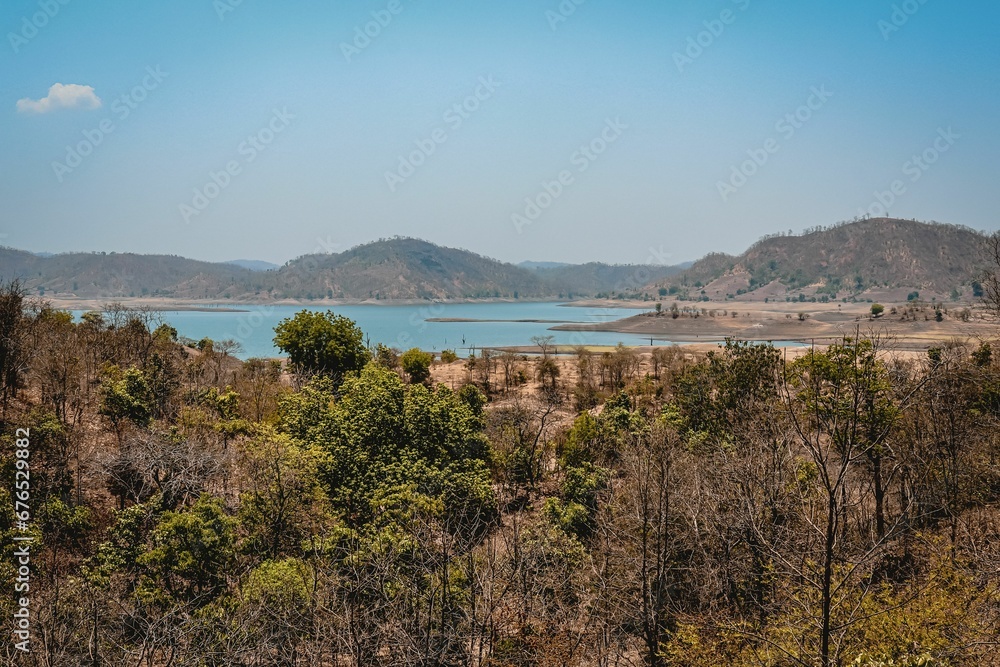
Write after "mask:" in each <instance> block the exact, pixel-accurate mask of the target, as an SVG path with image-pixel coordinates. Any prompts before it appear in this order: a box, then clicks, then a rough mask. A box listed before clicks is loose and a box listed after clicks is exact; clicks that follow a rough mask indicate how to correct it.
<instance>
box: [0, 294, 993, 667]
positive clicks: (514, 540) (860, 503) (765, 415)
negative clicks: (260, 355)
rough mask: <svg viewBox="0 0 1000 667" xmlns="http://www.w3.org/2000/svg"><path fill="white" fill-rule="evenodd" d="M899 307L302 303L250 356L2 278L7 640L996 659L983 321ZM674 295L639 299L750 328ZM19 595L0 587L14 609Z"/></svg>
mask: <svg viewBox="0 0 1000 667" xmlns="http://www.w3.org/2000/svg"><path fill="white" fill-rule="evenodd" d="M865 307H866V308H868V310H869V314H870V306H865ZM911 307H913V308H916V310H914V311H913V313H912V315H913V317H914V319H913V321H912V323H911V321H910V320H909V319H907V320H902V319H900V318H902V317H904V316H905V317H907V318H909V317H910V315H911V313H910V312H909V311H903V312H901V311H900V310H899V309H898V308H897V310H896V313H891V311H890V309H889V308H887V309H886V312H885V313H883V314H881V316H880V317H878V318H876V319H870V318H869V317H865V316H863V313H860V314H859V313H854V314H848V315H846V316H842V320H843V321H842V322H839V323H836V324H831V323H829V322H826V321H825V320H824V319H823V318H822V317H821V316H819V315H816V316H813V317H809V318H805V319H803V320H801V321H800V320H799V319H798V318H797V317H796V319H795V321H794V323H792V324H790V325H789V326H792V327H799V325H800V323H801V325H802V326H820V325H821V326H825V327H827V328H825V329H823V336H822V338H823V339H824V341H823V344H818V345H815V346H807V347H797V348H781V349H778V348H774V347H772V346H770V345H767V344H766V343H754V342H747V341H737V340H731V341H729V342H727V343H726V344H723V345H718V344H705V343H702V344H699V345H688V346H654V347H652V348H637V349H630V348H626V347H622V346H620V347H618V348H613V349H603V348H586V347H579V348H574V349H556V348H554V346H552V345H551V342H550V341H549V340H548V339H539V340H536V341H534V345H532V346H530V347H526V348H523V349H518V350H484V351H483V350H480V351H477V353H476V355H475V356H474V357H472V358H468V359H454V360H449V361H444V360H441V359H433V361H431V359H432V358H431V357H430V356H429V355H426V354H423V353H420V352H419V351H410V352H408V353H406V354H401V351H398V350H389V349H386V348H383V347H379V348H377V349H375V350H371V351H369V350H366V349H363V348H361V347H359V341H361V340H362V339H361V336H360V335H359V334H360V332H359V331H357V330H356V327H353V325H352V323H349V322H345V321H342V320H335V319H334V318H332V317H331V318H328V319H327V320H325V324H324V322H320V321H319V320H316V319H315V318H313V319H310V318H309V317H306V316H304V317H303V320H302V321H303V322H305V323H309V324H310V325H316V324H317V323H319V324H322V325H323V326H327V325H329V328H328V329H323V332H324V335H327V334H329V336H331V337H332V338H325V339H322V340H320V339H318V338H316V337H315V332H316V331H317V330H318V329H317V328H316V327H312V328H310V327H305V326H304V327H300V328H296V327H294V326H293V324H294V323H290V324H288V325H283V327H284V328H281V327H279V330H280V331H281V333H279V335H282V336H284V337H283V338H282V343H281V345H282V346H283V349H285V348H287V350H286V351H287V352H288V355H289V356H288V359H286V360H283V361H276V360H263V359H252V360H247V361H240V360H239V359H236V358H235V357H234V356H233V353H234V349H233V348H232V346H231V345H230V344H228V343H226V342H224V341H208V340H204V341H200V342H199V343H198V344H197V345H196V346H185V345H182V344H180V343H178V342H177V332H175V331H173V330H171V329H170V327H168V326H164V325H162V324H161V323H159V322H158V321H157V319H156V317H155V314H153V313H150V312H147V311H143V310H137V309H132V308H125V307H121V306H109V307H107V308H105V309H103V310H102V311H101V312H94V313H90V314H88V315H87V316H86V317H85V318H84V320H83V321H82V322H74V321H73V320H72V318H70V317H69V316H68V315H67V314H66V313H62V312H60V311H57V310H53V309H52V308H51V307H49V306H48V305H47V304H45V303H43V302H37V301H31V300H30V299H27V298H26V297H25V296H24V294H23V293H22V292H21V290H20V289H19V287H18V286H17V285H16V284H14V285H8V286H6V287H5V288H4V289H3V291H2V293H0V422H2V428H3V432H4V434H5V436H6V440H8V441H9V442H12V441H13V439H14V437H15V432H16V430H17V429H25V430H26V431H28V432H29V433H30V452H31V454H30V458H29V459H28V461H29V463H30V489H29V490H30V493H29V494H26V495H25V496H24V498H25V500H24V501H23V502H25V503H26V504H27V505H28V506H29V507H30V512H29V514H30V517H29V518H28V520H27V521H26V524H27V525H26V526H21V525H20V524H19V521H21V518H20V517H19V515H18V512H19V511H21V510H20V507H21V506H18V505H16V504H15V502H16V500H19V499H21V497H22V496H18V495H16V494H17V493H19V490H20V487H17V486H16V485H15V478H16V472H17V470H19V469H22V468H24V467H25V466H20V464H18V463H17V459H16V457H15V455H14V448H13V447H12V446H11V447H5V448H4V450H3V451H2V453H0V471H2V474H0V476H2V479H3V484H2V487H0V536H2V540H0V544H2V546H3V553H2V554H0V586H2V587H3V588H4V589H5V590H14V584H15V581H16V579H17V576H18V575H17V569H16V566H15V561H14V556H13V551H14V548H15V546H14V545H15V542H14V537H15V536H26V535H27V536H30V537H32V539H33V541H32V546H31V549H32V556H31V579H30V585H31V590H30V598H31V602H30V610H31V652H30V653H23V652H20V651H18V650H17V649H16V648H15V647H14V644H13V642H8V641H7V640H6V638H5V642H4V643H3V644H2V648H0V652H2V653H3V655H4V658H5V660H7V661H8V662H9V663H10V664H18V665H32V666H35V665H38V666H41V665H45V666H61V665H67V666H68V665H74V666H75V665H137V666H138V665H141V666H145V667H160V666H163V667H166V666H168V665H170V666H174V665H191V666H195V665H197V666H202V665H238V666H246V667H264V666H277V665H287V666H289V667H297V666H310V667H328V666H334V665H345V666H348V665H350V666H359V667H360V666H361V665H421V666H429V665H481V666H491V667H494V666H495V667H500V666H508V665H509V666H521V665H523V666H555V665H580V666H584V665H588V666H589V665H595V666H611V665H650V666H657V667H659V666H667V665H670V666H673V665H683V666H690V667H700V666H706V667H707V666H710V665H711V666H715V665H746V666H750V665H768V666H774V667H779V666H780V667H784V666H792V665H803V666H807V665H808V666H812V665H816V666H821V667H829V666H832V665H856V666H858V667H876V666H882V665H894V666H896V665H913V666H916V665H925V666H931V665H941V666H945V665H948V666H954V667H959V666H964V665H970V666H971V665H996V664H1000V658H998V655H1000V643H998V633H1000V430H998V428H997V426H998V424H1000V356H998V355H1000V347H998V343H997V342H995V340H994V338H995V337H996V334H997V333H1000V331H998V327H997V324H996V323H995V322H993V321H990V320H988V319H986V316H985V315H981V314H976V315H970V318H969V321H968V322H966V321H964V320H962V319H961V317H959V316H955V315H953V312H954V311H952V310H949V312H948V313H947V315H943V316H942V322H937V321H936V317H935V316H936V313H937V310H938V309H937V308H933V307H930V306H924V307H923V308H924V310H920V309H919V307H917V306H913V305H912V304H911ZM738 310H739V311H742V310H743V307H742V306H740V307H739V308H738ZM843 310H844V309H838V312H842V311H843ZM764 312H765V311H763V310H760V311H756V314H754V315H752V316H751V317H746V318H743V319H745V320H754V319H755V318H762V317H763V314H764ZM768 312H769V313H770V315H769V317H772V318H777V319H779V320H785V319H786V318H784V313H783V312H782V310H780V309H777V310H776V309H769V310H768ZM789 312H790V311H789ZM779 313H781V314H780V316H779ZM976 313H979V311H976ZM924 314H928V315H930V317H931V318H933V319H923V315H924ZM694 315H695V313H694V312H693V311H691V312H688V313H685V314H680V313H679V314H678V317H677V318H676V319H675V318H673V317H672V315H671V314H670V313H669V307H668V310H667V313H666V314H661V315H660V316H659V317H657V316H650V317H647V318H645V319H644V320H641V321H640V322H641V325H642V326H645V325H646V320H648V321H649V322H650V323H651V324H650V325H649V326H661V325H663V326H665V327H672V326H680V325H678V324H677V323H678V322H681V321H682V320H683V321H684V323H685V324H686V321H687V320H691V321H696V320H697V321H699V322H700V321H706V320H713V319H715V320H717V321H723V320H724V321H725V322H726V323H730V322H734V321H738V322H739V326H740V327H743V328H745V327H746V326H747V324H746V323H745V322H744V321H743V320H741V318H740V315H739V314H738V315H737V317H735V318H734V317H732V315H730V314H728V313H727V314H726V315H724V316H721V317H720V316H719V314H718V313H717V314H716V317H715V318H713V317H712V316H711V315H708V314H702V313H700V312H699V313H698V314H697V315H698V316H697V318H695V317H694ZM944 317H947V318H948V319H947V320H944ZM892 318H896V319H895V320H894V319H892ZM661 320H669V322H667V323H666V324H665V325H664V324H663V322H661ZM810 321H811V322H812V323H817V322H818V323H820V324H819V325H816V324H810ZM887 322H891V324H890V325H888V326H885V323H887ZM945 322H947V323H950V325H949V326H951V327H952V331H951V333H950V334H949V335H947V336H943V335H942V336H938V335H929V334H928V335H926V338H925V339H922V340H921V342H920V343H919V345H918V344H916V343H913V342H912V341H911V342H910V343H907V344H899V340H898V339H899V338H901V337H900V336H898V334H899V329H901V328H903V327H908V326H911V324H912V326H913V327H914V329H915V330H918V333H920V335H921V336H924V334H925V332H931V333H933V332H934V331H940V329H937V330H935V329H934V328H933V327H934V325H941V324H942V323H945ZM965 324H970V325H974V326H975V327H976V328H975V330H974V331H972V330H969V331H966V330H964V329H961V328H960V325H963V326H964V325H965ZM841 325H843V328H836V327H837V326H841ZM637 326H639V325H637ZM733 326H736V325H733ZM727 331H728V329H727ZM723 333H724V332H723ZM962 333H965V334H967V335H964V336H959V334H962ZM817 337H818V336H817ZM781 338H782V339H790V338H793V337H792V336H781ZM331 340H335V341H336V342H337V344H336V345H330V344H329V342H330V341H331ZM428 364H430V365H429V367H428ZM14 605H15V601H14V600H13V598H12V597H11V596H6V595H5V596H0V613H2V614H3V616H4V617H5V618H7V619H10V618H11V617H12V616H11V614H12V613H13V611H14Z"/></svg>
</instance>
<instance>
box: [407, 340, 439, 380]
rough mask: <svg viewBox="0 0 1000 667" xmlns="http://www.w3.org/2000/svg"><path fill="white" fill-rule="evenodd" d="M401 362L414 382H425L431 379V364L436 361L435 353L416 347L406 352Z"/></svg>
mask: <svg viewBox="0 0 1000 667" xmlns="http://www.w3.org/2000/svg"><path fill="white" fill-rule="evenodd" d="M400 362H401V363H402V365H403V370H404V371H405V372H406V374H407V375H409V376H410V382H412V383H413V384H424V383H426V382H427V381H428V380H430V378H431V364H432V363H433V362H434V355H433V354H431V353H430V352H424V351H423V350H421V349H419V348H416V347H415V348H413V349H412V350H407V351H406V352H404V353H403V356H402V357H400Z"/></svg>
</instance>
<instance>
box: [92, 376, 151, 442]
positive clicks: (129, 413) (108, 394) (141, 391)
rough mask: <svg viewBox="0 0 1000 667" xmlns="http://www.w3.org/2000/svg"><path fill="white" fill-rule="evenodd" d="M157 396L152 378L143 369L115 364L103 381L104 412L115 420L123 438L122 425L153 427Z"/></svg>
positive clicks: (101, 409) (110, 418)
mask: <svg viewBox="0 0 1000 667" xmlns="http://www.w3.org/2000/svg"><path fill="white" fill-rule="evenodd" d="M154 402H155V397H154V396H153V390H152V389H151V388H150V386H149V379H148V378H147V377H146V374H145V373H143V372H142V370H141V369H139V368H135V367H133V368H127V369H125V370H124V371H123V370H121V369H120V368H118V367H112V368H111V369H109V370H108V372H107V373H105V376H104V379H103V380H102V382H101V407H100V413H101V414H102V415H104V416H105V417H107V418H108V419H109V420H110V421H111V425H112V426H113V427H114V429H115V431H116V433H118V435H119V437H121V427H122V426H123V425H124V424H126V423H128V422H131V423H133V424H135V425H136V426H140V427H145V426H149V423H150V421H152V419H153V406H154Z"/></svg>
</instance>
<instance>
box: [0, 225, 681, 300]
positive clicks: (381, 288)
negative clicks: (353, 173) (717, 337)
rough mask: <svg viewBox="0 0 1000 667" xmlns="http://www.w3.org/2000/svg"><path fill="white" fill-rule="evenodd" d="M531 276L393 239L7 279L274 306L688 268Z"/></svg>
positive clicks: (646, 276)
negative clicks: (277, 258)
mask: <svg viewBox="0 0 1000 667" xmlns="http://www.w3.org/2000/svg"><path fill="white" fill-rule="evenodd" d="M537 264H538V268H524V267H520V266H515V265H513V264H507V263H504V262H500V261H497V260H495V259H490V258H488V257H483V256H481V255H478V254H476V253H473V252H470V251H468V250H459V249H455V248H445V247H442V246H438V245H435V244H433V243H429V242H427V241H421V240H419V239H411V238H393V239H383V240H380V241H375V242H372V243H367V244H364V245H360V246H357V247H355V248H351V249H350V250H347V251H344V252H341V253H336V254H323V255H306V256H303V257H299V258H297V259H295V260H292V261H290V262H288V263H286V264H285V265H284V266H281V267H275V268H270V267H269V266H268V265H266V263H261V262H257V261H253V260H249V261H248V260H237V261H235V262H225V263H212V262H200V261H197V260H191V259H186V258H183V257H177V256H172V255H137V254H131V253H65V254H58V255H52V256H50V257H39V256H37V255H35V254H32V253H29V252H25V251H21V250H15V249H12V248H0V278H2V279H4V280H10V279H13V278H18V279H20V280H22V282H24V284H25V286H26V287H27V288H28V289H29V290H31V291H37V292H38V293H39V294H42V295H47V296H53V297H63V298H91V299H94V298H99V299H113V298H126V297H150V298H152V297H161V298H176V299H192V300H242V301H269V300H278V299H305V300H318V299H329V300H337V299H342V300H351V301H354V300H358V301H365V300H374V301H382V300H415V299H425V300H426V299H433V300H448V299H497V298H502V299H519V298H525V299H542V298H555V299H571V298H577V297H587V296H597V295H600V294H611V293H616V294H618V293H622V292H635V291H637V290H638V289H640V288H641V287H642V286H643V285H644V284H645V283H647V282H649V281H650V280H653V279H659V278H663V277H666V276H668V275H671V274H672V273H675V272H676V271H677V270H679V269H675V268H672V267H662V266H650V267H645V266H615V265H607V264H599V263H593V264H584V265H561V264H556V263H552V264H551V265H550V264H548V263H544V262H539V263H537Z"/></svg>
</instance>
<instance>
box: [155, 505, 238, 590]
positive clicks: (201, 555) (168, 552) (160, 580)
mask: <svg viewBox="0 0 1000 667" xmlns="http://www.w3.org/2000/svg"><path fill="white" fill-rule="evenodd" d="M233 526H234V524H233V520H232V519H230V518H229V516H227V515H226V511H225V508H224V507H223V503H222V499H221V498H215V497H212V496H209V495H203V496H202V497H201V498H199V499H198V502H196V503H195V504H194V505H192V506H191V507H190V508H188V509H185V510H182V511H178V512H165V513H164V514H163V516H162V517H161V519H160V522H159V524H158V525H157V526H156V528H154V529H153V531H152V533H151V534H150V538H151V541H152V546H151V548H150V549H149V550H148V551H146V553H144V554H142V555H141V556H139V558H138V559H137V563H138V564H139V565H141V566H143V567H144V568H145V575H144V576H143V581H142V584H141V586H140V595H141V596H142V597H143V598H145V599H147V600H149V601H151V602H169V601H170V600H183V601H191V600H194V599H196V598H197V599H199V600H202V601H204V602H208V601H210V600H211V599H212V598H213V597H214V596H215V595H217V594H218V593H219V592H220V591H221V590H222V588H223V586H224V584H225V582H226V575H227V573H228V571H229V565H230V563H231V562H232V558H233V545H234V542H235V538H234V536H233Z"/></svg>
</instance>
